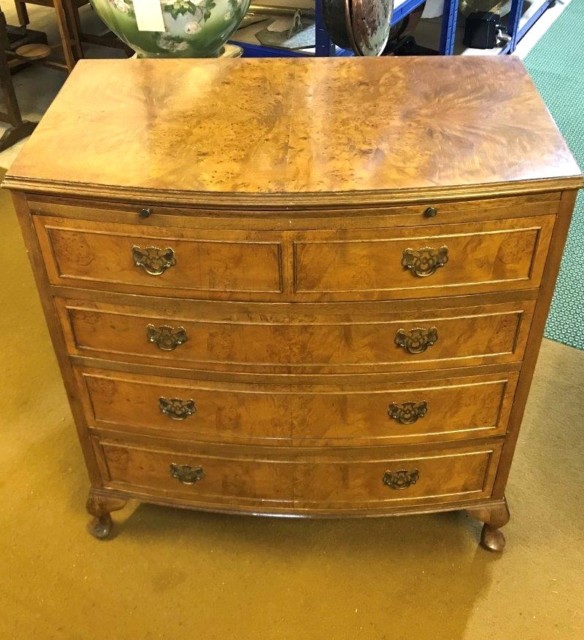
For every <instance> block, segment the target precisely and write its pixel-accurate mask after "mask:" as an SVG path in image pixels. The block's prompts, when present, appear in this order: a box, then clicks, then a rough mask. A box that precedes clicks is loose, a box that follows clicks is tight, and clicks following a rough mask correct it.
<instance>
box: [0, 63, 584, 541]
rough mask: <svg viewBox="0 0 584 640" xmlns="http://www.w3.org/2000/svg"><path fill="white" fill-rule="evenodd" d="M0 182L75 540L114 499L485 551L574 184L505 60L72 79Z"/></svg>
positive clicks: (196, 66)
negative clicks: (402, 529)
mask: <svg viewBox="0 0 584 640" xmlns="http://www.w3.org/2000/svg"><path fill="white" fill-rule="evenodd" d="M89 96H91V99H90V100H89V99H88V97H89ZM6 186H8V187H9V188H10V189H11V190H12V192H13V198H14V202H15V205H16V208H17V212H18V214H19V218H20V222H21V225H22V228H23V233H24V236H25V239H26V242H27V246H28V250H29V254H30V258H31V261H32V265H33V269H34V271H35V276H36V279H37V283H38V287H39V291H40V295H41V298H42V301H43V305H44V309H45V313H46V317H47V322H48V325H49V328H50V331H51V337H52V339H53V342H54V346H55V350H56V353H57V356H58V359H59V363H60V366H61V370H62V373H63V378H64V381H65V385H66V387H67V391H68V395H69V398H70V402H71V408H72V411H73V415H74V418H75V422H76V425H77V428H78V433H79V439H80V442H81V445H82V449H83V453H84V456H85V461H86V465H87V469H88V472H89V477H90V482H91V488H90V495H89V500H88V510H89V512H90V513H91V514H92V515H93V516H94V517H95V520H94V521H93V523H92V525H91V532H92V533H93V534H94V535H95V536H96V537H105V536H107V535H108V533H109V531H110V529H111V526H112V520H111V516H110V513H111V512H112V511H115V510H116V509H120V508H122V507H123V505H124V503H125V501H126V500H127V499H129V498H137V499H138V500H142V501H147V502H153V503H159V504H165V505H177V506H183V507H185V506H186V507H192V508H197V509H207V510H216V511H226V512H241V513H251V514H265V515H296V516H298V515H304V516H323V517H326V516H376V515H391V514H408V513H423V512H432V511H447V510H456V509H466V510H468V511H469V512H470V513H471V514H472V515H474V516H475V517H477V518H478V519H480V520H481V521H483V522H484V523H485V524H484V527H483V534H482V543H483V545H484V546H486V547H487V548H489V549H493V550H500V549H502V548H503V546H504V538H503V535H502V533H501V532H500V527H502V526H503V525H504V524H505V523H506V522H507V520H508V517H509V512H508V509H507V505H506V501H505V486H506V483H507V478H508V475H509V470H510V466H511V461H512V457H513V453H514V448H515V443H516V440H517V436H518V433H519V428H520V423H521V419H522V414H523V409H524V406H525V402H526V399H527V396H528V391H529V386H530V381H531V376H532V373H533V369H534V366H535V362H536V358H537V353H538V350H539V344H540V341H541V337H542V333H543V327H544V323H545V319H546V315H547V311H548V307H549V304H550V299H551V295H552V291H553V286H554V281H555V278H556V275H557V271H558V268H559V263H560V258H561V254H562V247H563V243H564V240H565V237H566V234H567V230H568V226H569V221H570V215H571V211H572V208H573V204H574V199H575V194H576V190H577V189H578V188H579V187H580V186H581V176H580V173H579V170H578V167H577V166H576V164H575V163H574V161H573V159H572V157H571V156H570V153H569V151H568V150H567V148H566V146H565V144H564V142H563V140H562V138H561V136H560V134H559V132H558V131H557V129H556V127H555V125H554V124H553V122H552V121H551V119H550V117H549V115H548V113H547V111H546V109H545V107H544V105H543V104H542V102H541V100H540V98H539V96H538V95H537V93H536V91H535V89H534V88H533V86H532V84H531V82H530V80H529V78H528V77H527V76H526V74H525V72H524V70H523V69H522V67H521V65H520V63H519V62H518V61H516V60H513V59H487V58H481V59H473V58H454V59H448V60H443V59H441V58H438V59H433V58H432V59H401V58H399V59H366V60H346V59H337V60H290V59H286V60H269V61H266V60H224V61H223V60H222V61H216V60H213V61H188V60H133V61H82V62H81V63H80V64H79V65H78V66H77V67H76V69H75V71H74V73H73V74H72V76H71V78H70V79H69V81H68V82H67V84H66V86H65V87H64V89H63V91H62V92H61V94H60V95H59V96H58V98H57V100H56V101H55V103H54V104H53V106H52V107H51V109H50V110H49V112H48V114H47V115H46V117H45V119H44V120H43V122H42V123H41V125H40V126H39V127H38V129H37V131H36V132H35V134H34V135H33V137H32V140H31V141H30V143H29V144H28V145H27V146H26V148H25V150H24V151H23V152H22V153H21V155H20V157H19V159H18V160H17V162H16V163H15V165H14V166H13V167H12V169H11V170H10V172H9V174H8V176H7V178H6Z"/></svg>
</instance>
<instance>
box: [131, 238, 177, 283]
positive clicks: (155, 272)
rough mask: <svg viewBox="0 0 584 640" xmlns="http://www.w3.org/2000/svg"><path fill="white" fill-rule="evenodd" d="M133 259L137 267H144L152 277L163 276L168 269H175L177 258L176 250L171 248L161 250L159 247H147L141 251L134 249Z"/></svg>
mask: <svg viewBox="0 0 584 640" xmlns="http://www.w3.org/2000/svg"><path fill="white" fill-rule="evenodd" d="M132 258H134V264H135V265H136V266H137V267H142V269H144V271H146V273H147V274H149V275H151V276H161V275H162V274H163V273H164V272H165V271H166V270H167V269H170V267H174V265H175V264H176V258H175V257H174V250H173V249H171V248H170V247H167V248H166V249H159V248H158V247H146V248H145V249H141V248H140V247H138V246H136V245H134V246H133V247H132Z"/></svg>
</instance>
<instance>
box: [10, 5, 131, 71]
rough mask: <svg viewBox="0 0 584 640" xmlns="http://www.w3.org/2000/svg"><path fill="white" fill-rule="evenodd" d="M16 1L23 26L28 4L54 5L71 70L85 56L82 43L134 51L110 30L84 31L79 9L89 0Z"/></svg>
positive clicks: (25, 20)
mask: <svg viewBox="0 0 584 640" xmlns="http://www.w3.org/2000/svg"><path fill="white" fill-rule="evenodd" d="M14 3H15V6H16V15H17V17H18V22H19V24H20V26H22V27H25V26H26V25H28V24H29V22H30V19H29V16H28V11H27V7H26V5H27V4H36V5H40V6H42V7H53V8H54V9H55V15H56V18H57V26H58V29H59V35H60V37H61V49H62V53H63V58H64V64H65V67H66V69H67V71H69V72H70V71H72V70H73V67H74V66H75V63H76V62H77V60H79V59H80V58H83V57H84V55H83V45H82V43H91V44H98V45H101V46H105V47H115V48H117V49H122V50H124V51H126V52H127V53H128V54H130V53H133V52H132V51H131V50H130V49H129V48H128V47H127V45H126V44H125V43H123V42H122V41H121V40H119V39H118V38H116V37H115V36H114V35H113V34H112V33H111V32H109V31H108V32H107V33H106V34H105V35H97V36H96V35H93V34H89V33H83V31H82V29H81V20H80V17H79V9H80V7H83V6H85V5H86V4H89V0H14Z"/></svg>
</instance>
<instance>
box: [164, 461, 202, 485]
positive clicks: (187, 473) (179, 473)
mask: <svg viewBox="0 0 584 640" xmlns="http://www.w3.org/2000/svg"><path fill="white" fill-rule="evenodd" d="M170 475H171V477H172V478H175V479H176V480H178V481H179V482H181V483H182V484H195V483H196V482H199V480H202V479H203V478H204V477H205V471H204V470H203V467H191V466H190V465H188V464H176V463H175V462H171V464H170Z"/></svg>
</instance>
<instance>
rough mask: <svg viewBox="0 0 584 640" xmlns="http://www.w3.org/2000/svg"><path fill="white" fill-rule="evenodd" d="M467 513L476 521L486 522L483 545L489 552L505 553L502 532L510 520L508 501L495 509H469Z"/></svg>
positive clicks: (482, 535)
mask: <svg viewBox="0 0 584 640" xmlns="http://www.w3.org/2000/svg"><path fill="white" fill-rule="evenodd" d="M467 513H468V514H469V515H470V516H471V517H472V518H475V519H476V520H480V522H484V525H483V531H482V533H481V545H482V546H483V547H484V548H485V549H488V550H489V551H503V549H504V548H505V536H504V535H503V533H502V532H501V531H500V528H501V527H504V526H505V525H506V524H507V523H508V522H509V518H510V515H511V514H510V513H509V508H508V506H507V501H505V502H503V503H502V504H497V505H495V506H493V507H482V508H480V509H467Z"/></svg>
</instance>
